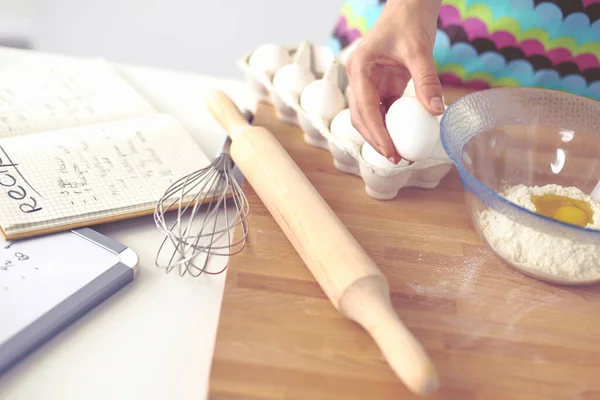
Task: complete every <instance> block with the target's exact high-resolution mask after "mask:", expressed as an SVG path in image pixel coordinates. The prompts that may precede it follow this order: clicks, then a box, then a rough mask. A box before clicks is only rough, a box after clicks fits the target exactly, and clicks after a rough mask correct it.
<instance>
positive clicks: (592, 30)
mask: <svg viewBox="0 0 600 400" xmlns="http://www.w3.org/2000/svg"><path fill="white" fill-rule="evenodd" d="M384 5H385V0H347V1H346V3H345V4H344V6H343V9H342V13H341V15H340V18H339V19H338V22H337V24H336V27H335V30H334V33H333V35H332V37H331V39H330V46H331V48H332V50H333V51H334V52H336V53H337V52H339V51H340V50H341V49H343V48H345V47H346V46H348V45H349V44H350V43H352V42H354V41H355V40H356V39H358V38H360V37H362V36H363V35H364V34H365V33H366V32H368V30H369V29H371V27H372V26H373V24H374V23H375V21H376V20H377V18H378V17H379V15H380V14H381V11H382V10H383V7H384ZM433 56H434V60H435V62H436V67H437V69H438V73H439V75H440V79H441V80H442V82H443V83H445V84H450V85H458V86H467V87H473V88H479V89H485V88H490V87H498V86H504V87H506V86H508V87H541V88H546V89H553V90H560V91H565V92H570V93H574V94H577V95H580V96H584V97H589V98H592V99H595V100H598V101H600V61H599V59H600V0H552V1H544V0H488V1H482V0H443V2H442V7H441V9H440V14H439V17H438V30H437V35H436V40H435V46H434V51H433Z"/></svg>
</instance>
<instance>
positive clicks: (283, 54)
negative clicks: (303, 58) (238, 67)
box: [248, 43, 292, 76]
mask: <svg viewBox="0 0 600 400" xmlns="http://www.w3.org/2000/svg"><path fill="white" fill-rule="evenodd" d="M291 62H292V57H291V56H290V53H289V52H288V50H287V49H285V48H284V47H283V46H279V45H276V44H272V43H267V44H263V45H261V46H259V47H257V48H256V50H254V52H252V55H251V56H250V60H248V66H249V67H250V69H251V70H252V71H254V72H255V73H266V74H267V76H273V75H274V74H275V73H276V72H277V71H278V70H279V69H280V68H281V67H283V66H284V65H286V64H289V63H291Z"/></svg>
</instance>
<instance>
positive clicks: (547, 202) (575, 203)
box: [531, 194, 594, 227]
mask: <svg viewBox="0 0 600 400" xmlns="http://www.w3.org/2000/svg"><path fill="white" fill-rule="evenodd" d="M531 202H532V203H533V204H534V205H535V209H536V210H535V211H536V212H537V213H538V214H541V215H544V216H546V217H548V218H553V219H556V220H559V221H561V222H565V223H567V224H571V225H576V226H581V227H585V226H587V225H588V224H591V223H593V222H594V220H593V217H594V211H593V210H592V207H591V206H590V204H589V203H588V202H587V201H584V200H577V199H573V198H571V197H568V196H559V195H556V194H544V195H541V196H531Z"/></svg>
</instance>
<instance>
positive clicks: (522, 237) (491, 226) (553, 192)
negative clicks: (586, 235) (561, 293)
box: [478, 184, 600, 280]
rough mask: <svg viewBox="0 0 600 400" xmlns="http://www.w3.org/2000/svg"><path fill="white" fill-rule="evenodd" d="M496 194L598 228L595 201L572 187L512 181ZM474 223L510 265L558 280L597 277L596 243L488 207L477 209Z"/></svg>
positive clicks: (598, 250)
mask: <svg viewBox="0 0 600 400" xmlns="http://www.w3.org/2000/svg"><path fill="white" fill-rule="evenodd" d="M501 195H502V196H504V197H505V198H506V199H507V200H509V201H511V202H513V203H514V204H517V205H519V206H521V207H523V208H526V209H527V210H530V211H532V212H536V213H538V214H541V215H545V216H547V217H549V218H553V219H556V220H559V221H562V222H566V223H570V224H572V225H576V226H580V227H585V228H590V229H600V202H598V201H596V200H595V199H594V198H592V197H591V196H589V195H586V194H585V193H584V192H582V191H581V190H580V189H578V188H576V187H562V186H559V185H553V184H552V185H545V186H532V187H529V186H525V185H516V186H512V187H509V188H508V189H507V190H505V191H504V193H501ZM478 222H479V225H480V227H481V231H482V233H483V235H484V236H485V238H486V240H487V241H488V243H489V244H490V246H491V247H492V248H493V249H494V250H495V251H496V252H497V253H498V254H499V255H500V256H502V257H503V258H505V259H506V260H507V261H509V262H511V263H513V264H514V265H517V266H520V267H522V268H523V269H528V270H532V269H533V270H536V271H539V272H541V273H545V274H549V275H552V276H555V277H557V278H563V279H570V280H592V279H597V278H600V246H597V245H595V244H588V243H578V242H576V241H574V240H572V239H569V238H565V237H558V236H555V235H551V234H548V233H544V232H541V231H538V230H536V229H534V228H531V227H528V226H525V225H522V224H520V223H518V222H516V221H514V220H513V219H510V218H509V217H507V216H505V215H504V214H502V213H500V212H498V211H496V210H493V209H486V210H485V211H482V212H481V213H480V214H479V215H478Z"/></svg>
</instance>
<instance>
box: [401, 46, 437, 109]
mask: <svg viewBox="0 0 600 400" xmlns="http://www.w3.org/2000/svg"><path fill="white" fill-rule="evenodd" d="M407 67H408V70H409V72H410V74H411V76H412V80H413V83H414V85H415V92H416V95H417V98H418V99H419V101H420V102H421V104H422V105H423V107H425V108H426V109H427V111H429V113H431V114H433V115H440V114H443V113H444V101H443V100H442V85H441V83H440V78H439V77H438V74H437V71H436V70H435V64H434V63H433V57H432V56H426V55H419V56H415V57H413V58H412V60H411V62H410V63H409V64H408V65H407Z"/></svg>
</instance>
